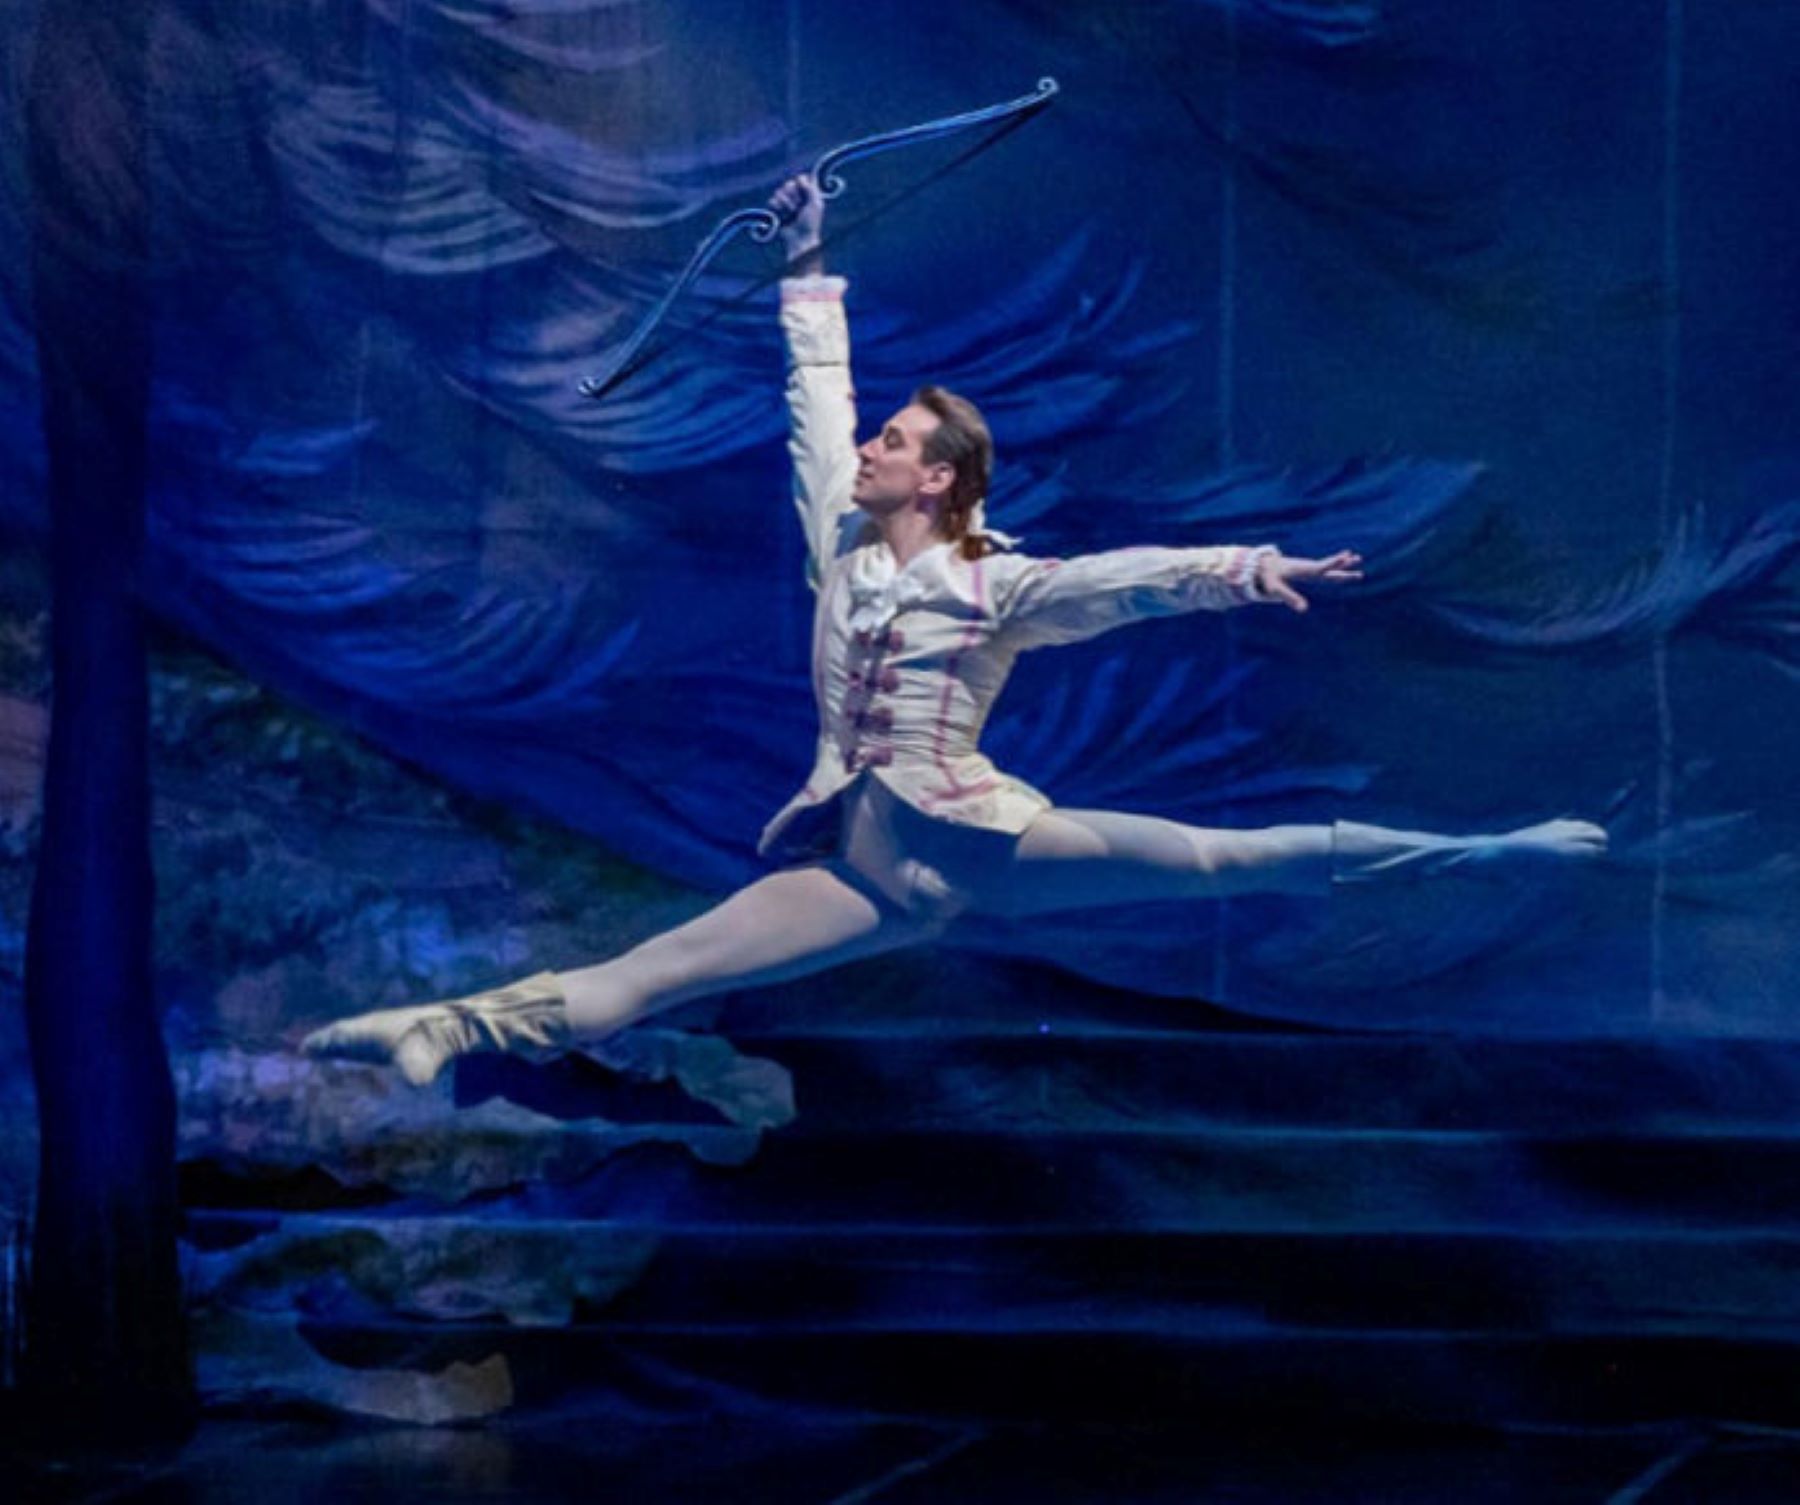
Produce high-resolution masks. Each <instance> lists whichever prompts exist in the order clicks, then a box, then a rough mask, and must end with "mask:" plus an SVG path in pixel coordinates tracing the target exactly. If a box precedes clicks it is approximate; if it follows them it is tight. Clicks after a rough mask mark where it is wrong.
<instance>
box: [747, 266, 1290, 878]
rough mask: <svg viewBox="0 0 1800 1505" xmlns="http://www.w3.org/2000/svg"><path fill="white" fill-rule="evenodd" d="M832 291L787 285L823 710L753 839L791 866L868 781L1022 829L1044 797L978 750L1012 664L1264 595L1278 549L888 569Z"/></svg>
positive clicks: (930, 552)
mask: <svg viewBox="0 0 1800 1505" xmlns="http://www.w3.org/2000/svg"><path fill="white" fill-rule="evenodd" d="M843 293H844V280H843V279H842V278H841V277H808V278H792V279H789V280H787V281H785V282H783V283H782V287H781V322H782V329H783V332H784V333H785V335H786V337H787V352H788V375H787V402H788V419H789V425H790V427H789V437H788V451H789V454H790V456H791V457H792V460H793V468H794V502H795V505H796V506H797V507H798V508H799V510H800V521H801V525H802V526H803V527H804V528H805V530H806V542H807V556H808V557H807V575H808V579H809V580H810V582H811V583H812V585H813V588H814V589H815V590H816V591H817V593H818V610H817V614H816V616H815V619H814V624H813V646H812V673H813V695H814V697H815V699H816V700H817V702H818V707H819V744H818V753H817V757H816V759H815V761H814V764H813V772H812V777H811V778H809V779H808V780H807V782H806V786H805V787H804V788H803V789H801V791H800V792H799V793H798V794H797V795H795V796H794V798H793V799H791V800H790V801H788V803H787V805H786V806H785V807H783V809H782V810H781V812H780V813H779V814H777V815H776V817H775V818H774V819H773V820H772V821H770V822H769V824H768V826H767V828H766V829H765V830H764V831H763V835H762V840H761V842H760V843H759V844H758V850H759V851H761V852H763V853H765V854H768V855H773V856H776V857H779V858H782V859H786V860H796V859H801V858H806V857H812V856H819V855H822V854H825V853H827V852H829V851H830V850H832V849H833V848H834V846H835V838H836V824H837V812H836V810H835V808H834V807H835V805H836V802H837V799H838V796H839V795H841V794H842V793H843V792H844V790H845V789H847V788H848V787H849V786H850V785H851V784H852V783H853V782H855V780H856V779H857V778H859V777H862V776H864V775H867V776H868V777H872V778H876V779H879V780H880V781H881V782H882V783H883V784H885V785H886V786H887V787H888V788H889V789H891V790H892V791H893V792H894V793H895V794H896V795H898V796H899V797H900V798H901V799H903V800H905V801H906V802H907V803H908V804H909V805H911V806H913V808H915V809H917V810H919V811H921V812H923V813H924V814H926V815H929V816H934V817H936V818H938V819H941V820H948V821H955V822H957V823H959V824H963V825H971V826H981V827H985V828H987V829H990V830H994V831H1002V832H1008V833H1012V834H1017V833H1018V832H1020V831H1023V830H1024V829H1025V828H1026V827H1027V826H1028V825H1030V824H1031V822H1032V820H1033V819H1035V818H1036V817H1037V816H1038V815H1039V814H1040V813H1041V812H1042V811H1044V810H1046V809H1048V808H1049V806H1050V801H1049V800H1048V799H1046V798H1045V797H1044V796H1043V795H1042V794H1040V793H1038V791H1037V790H1035V789H1033V788H1032V787H1031V786H1030V785H1029V784H1026V783H1024V782H1023V781H1021V780H1019V779H1015V778H1013V777H1011V776H1010V775H1008V774H1004V773H1002V772H1001V771H1000V770H999V769H997V768H995V767H994V765H993V764H992V763H991V762H989V761H988V760H987V759H986V758H984V757H983V756H982V755H981V753H980V751H979V750H978V749H977V746H976V744H977V741H978V739H979V738H980V736H981V728H982V725H983V723H984V722H985V721H986V720H987V715H988V711H989V709H990V708H991V707H992V706H993V704H994V700H995V697H997V696H998V695H999V693H1000V687H1001V686H1002V685H1003V684H1005V683H1006V676H1007V674H1008V673H1009V672H1010V670H1011V669H1012V664H1013V659H1014V658H1015V657H1016V656H1017V655H1018V654H1019V653H1021V652H1022V651H1024V650H1025V649H1027V648H1037V647H1042V646H1043V645H1045V644H1049V643H1073V642H1077V641H1079V640H1080V639H1082V638H1089V637H1093V636H1094V635H1095V634H1096V633H1101V632H1105V631H1107V630H1108V629H1110V628H1113V627H1118V626H1121V625H1122V624H1124V623H1126V622H1132V621H1136V620H1139V619H1141V618H1144V617H1158V616H1167V615H1170V614H1172V613H1175V612H1184V611H1196V610H1223V609H1224V608H1226V607H1231V606H1238V605H1242V604H1245V603H1248V602H1251V601H1257V600H1261V599H1264V598H1263V597H1261V596H1259V595H1258V593H1257V590H1256V570H1257V564H1258V562H1259V561H1260V559H1261V557H1262V556H1263V555H1265V554H1270V553H1274V552H1275V551H1274V550H1273V549H1272V548H1268V547H1262V548H1243V547H1228V548H1210V549H1160V548H1139V549H1118V550H1114V551H1111V552H1109V553H1104V554H1088V555H1083V556H1080V557H1077V558H1073V559H1032V558H1028V557H1026V556H1025V555H1022V554H1016V553H1012V552H1010V551H1009V550H1002V551H1001V552H997V553H992V554H989V555H987V556H986V557H985V558H982V559H976V560H967V559H964V558H962V557H961V554H960V552H959V551H958V550H957V548H956V547H955V546H954V545H952V544H948V543H945V544H938V545H935V546H934V547H932V548H929V549H927V550H926V551H925V552H924V553H922V554H920V555H918V556H917V557H915V558H914V559H912V560H911V561H910V562H909V563H908V564H907V565H906V567H905V568H904V569H896V568H895V566H894V557H893V554H892V553H891V552H890V551H889V549H888V547H887V545H886V544H885V543H883V542H882V541H881V539H880V538H879V537H878V536H877V535H876V533H875V530H874V528H873V527H872V526H869V525H868V523H867V520H866V519H865V518H864V517H863V515H862V514H861V513H860V512H859V511H858V510H857V508H856V506H855V504H854V503H853V502H852V501H851V499H850V492H851V488H852V486H853V484H854V482H855V478H856V467H857V456H856V411H855V407H854V401H853V394H852V391H851V386H850V335H849V329H848V326H847V325H846V323H845V320H844V306H843ZM990 537H993V535H992V534H990Z"/></svg>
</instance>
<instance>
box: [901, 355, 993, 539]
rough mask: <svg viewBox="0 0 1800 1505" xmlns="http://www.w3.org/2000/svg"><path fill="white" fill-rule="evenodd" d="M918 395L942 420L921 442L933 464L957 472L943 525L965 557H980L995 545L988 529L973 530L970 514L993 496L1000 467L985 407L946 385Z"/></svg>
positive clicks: (940, 509)
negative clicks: (991, 479) (993, 480)
mask: <svg viewBox="0 0 1800 1505" xmlns="http://www.w3.org/2000/svg"><path fill="white" fill-rule="evenodd" d="M912 400H913V401H914V402H915V403H917V404H918V405H919V406H920V407H922V408H924V409H925V410H926V411H927V412H928V413H932V414H934V415H935V416H936V418H937V421H938V425H937V427H936V428H935V429H933V430H932V431H931V435H930V437H929V438H927V439H926V441H925V443H924V444H923V445H922V446H921V447H920V453H921V454H922V455H923V457H924V459H925V463H926V464H928V465H937V464H944V465H948V466H949V467H950V468H951V469H952V470H954V471H955V472H956V479H955V480H954V481H952V482H951V483H950V491H949V494H948V495H946V496H945V498H944V500H943V502H942V503H941V504H940V505H939V507H938V530H939V531H940V532H941V533H942V534H943V535H944V537H946V538H948V539H950V540H951V541H952V542H953V543H957V544H960V545H961V553H962V556H963V558H964V559H979V558H981V556H982V555H983V554H986V553H988V552H989V551H990V550H991V549H992V548H993V545H992V544H990V543H989V542H988V540H987V535H986V534H984V533H971V532H970V531H969V519H970V516H971V515H972V514H973V513H974V511H975V505H976V503H978V502H979V501H980V500H981V499H982V498H983V497H985V496H986V495H987V489H988V478H989V477H990V476H991V475H992V474H993V470H994V438H993V435H991V434H990V433H989V432H988V426H987V420H986V419H985V418H983V417H982V416H981V409H980V408H978V407H976V406H975V404H974V403H972V402H970V401H969V399H968V398H966V397H958V396H957V395H956V394H955V393H954V392H951V391H948V390H946V389H945V388H943V387H920V388H919V390H918V391H916V392H914V393H913V395H912Z"/></svg>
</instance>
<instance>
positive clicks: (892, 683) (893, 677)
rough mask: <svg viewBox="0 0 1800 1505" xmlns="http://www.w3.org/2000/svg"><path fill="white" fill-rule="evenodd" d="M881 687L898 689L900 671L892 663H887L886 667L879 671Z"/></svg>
mask: <svg viewBox="0 0 1800 1505" xmlns="http://www.w3.org/2000/svg"><path fill="white" fill-rule="evenodd" d="M881 688H882V689H884V690H898V689H899V688H900V671H899V670H898V669H896V668H895V667H894V666H893V665H892V664H889V665H888V666H887V668H885V669H883V670H882V671H881Z"/></svg>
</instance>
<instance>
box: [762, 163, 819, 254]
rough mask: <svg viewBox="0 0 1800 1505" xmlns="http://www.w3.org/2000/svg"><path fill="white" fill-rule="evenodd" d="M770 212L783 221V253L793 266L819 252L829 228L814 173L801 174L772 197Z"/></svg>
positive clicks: (796, 175)
mask: <svg viewBox="0 0 1800 1505" xmlns="http://www.w3.org/2000/svg"><path fill="white" fill-rule="evenodd" d="M769 208H771V209H772V210H774V211H775V214H776V216H777V218H779V219H780V220H781V249H782V250H783V251H784V252H785V253H786V254H787V259H788V261H789V262H794V261H798V260H799V259H800V258H801V257H803V256H807V255H810V254H811V253H812V252H814V251H816V250H818V249H819V238H820V233H821V232H822V230H823V229H824V226H825V200H824V198H823V197H821V195H820V193H819V185H818V184H817V183H815V182H813V180H812V175H811V174H810V173H804V172H797V173H795V174H794V176H793V177H791V178H789V179H788V180H787V182H785V183H783V184H782V185H781V187H779V188H777V189H776V190H775V191H774V193H772V194H770V195H769Z"/></svg>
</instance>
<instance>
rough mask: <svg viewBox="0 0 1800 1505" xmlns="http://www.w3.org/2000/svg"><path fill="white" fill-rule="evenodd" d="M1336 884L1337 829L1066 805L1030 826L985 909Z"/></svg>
mask: <svg viewBox="0 0 1800 1505" xmlns="http://www.w3.org/2000/svg"><path fill="white" fill-rule="evenodd" d="M1330 887H1331V827H1330V826H1269V827H1266V828H1264V829H1263V830H1259V831H1232V830H1220V829H1213V828H1208V827H1203V826H1188V825H1183V824H1182V823H1181V822H1179V821H1173V820H1164V819H1162V818H1160V817H1158V816H1153V815H1126V814H1121V813H1118V812H1115V811H1110V810H1061V809H1058V810H1048V811H1045V812H1044V814H1043V815H1041V816H1039V817H1038V818H1037V819H1036V820H1035V821H1033V822H1032V824H1031V826H1030V827H1029V828H1028V829H1027V830H1026V831H1025V833H1024V835H1022V836H1021V837H1020V838H1019V841H1018V844H1017V846H1016V847H1015V848H1014V849H1013V860H1012V862H1011V863H1010V864H1009V865H1008V866H1007V867H1006V869H1005V870H1004V871H1003V872H1000V873H997V874H995V875H994V879H993V881H992V882H991V883H986V884H984V885H983V887H982V891H981V892H980V894H979V896H978V898H977V904H978V906H979V907H980V908H982V909H986V910H990V911H993V912H997V913H1002V914H1009V915H1028V914H1044V913H1048V912H1051V911H1055V910H1061V909H1085V908H1090V907H1093V906H1098V905H1107V904H1139V903H1149V902H1152V901H1155V900H1159V899H1216V898H1222V897H1225V896H1227V895H1231V894H1243V893H1283V894H1321V895H1322V894H1324V893H1326V892H1327V891H1328V890H1329V889H1330Z"/></svg>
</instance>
